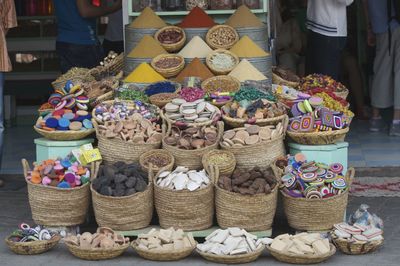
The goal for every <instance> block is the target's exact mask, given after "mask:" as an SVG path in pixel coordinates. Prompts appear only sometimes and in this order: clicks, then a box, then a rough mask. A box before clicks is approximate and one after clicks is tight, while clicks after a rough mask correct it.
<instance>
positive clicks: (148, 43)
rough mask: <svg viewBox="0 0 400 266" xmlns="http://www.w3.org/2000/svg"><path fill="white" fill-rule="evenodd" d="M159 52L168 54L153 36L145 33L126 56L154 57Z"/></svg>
mask: <svg viewBox="0 0 400 266" xmlns="http://www.w3.org/2000/svg"><path fill="white" fill-rule="evenodd" d="M160 54H168V52H167V51H165V49H164V48H163V47H162V46H161V45H160V43H159V42H157V41H156V40H155V39H154V38H153V37H151V36H150V35H145V36H144V37H143V38H142V39H141V40H140V42H139V43H138V44H137V45H136V46H135V47H134V48H133V49H132V51H131V52H130V53H129V54H128V57H130V58H154V57H156V56H157V55H160Z"/></svg>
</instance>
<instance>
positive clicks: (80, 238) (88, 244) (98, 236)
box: [64, 227, 129, 249]
mask: <svg viewBox="0 0 400 266" xmlns="http://www.w3.org/2000/svg"><path fill="white" fill-rule="evenodd" d="M64 241H65V242H66V243H69V244H71V245H75V246H79V247H80V248H82V249H96V248H99V249H112V248H116V247H119V246H121V245H125V244H127V243H129V238H124V236H123V235H120V234H117V233H115V232H114V231H113V230H111V229H110V228H107V227H99V228H97V231H96V233H95V234H92V233H89V232H85V233H83V234H81V235H76V236H74V235H70V236H67V237H66V238H64Z"/></svg>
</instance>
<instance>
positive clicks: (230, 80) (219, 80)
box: [201, 75, 240, 107]
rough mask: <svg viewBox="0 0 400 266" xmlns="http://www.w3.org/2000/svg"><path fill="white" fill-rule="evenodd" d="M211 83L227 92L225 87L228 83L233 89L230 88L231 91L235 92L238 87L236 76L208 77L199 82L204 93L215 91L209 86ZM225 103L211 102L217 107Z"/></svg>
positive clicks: (238, 82)
mask: <svg viewBox="0 0 400 266" xmlns="http://www.w3.org/2000/svg"><path fill="white" fill-rule="evenodd" d="M212 83H216V84H217V85H218V89H220V90H221V91H222V92H227V90H226V89H225V88H226V86H229V85H230V86H232V87H233V89H231V92H237V91H239V89H240V81H239V80H238V79H237V78H234V77H231V76H226V75H222V76H215V77H211V78H208V79H206V80H205V81H203V82H202V83H201V87H202V88H203V90H204V91H205V92H206V93H215V92H216V91H215V90H213V89H211V88H210V87H211V84H212ZM228 102H230V101H228ZM226 103H227V102H226V101H225V102H222V103H218V102H212V104H213V105H215V106H217V107H222V106H224V105H225V104H226Z"/></svg>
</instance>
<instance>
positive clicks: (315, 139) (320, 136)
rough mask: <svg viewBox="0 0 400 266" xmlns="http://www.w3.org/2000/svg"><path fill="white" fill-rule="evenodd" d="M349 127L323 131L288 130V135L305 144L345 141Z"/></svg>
mask: <svg viewBox="0 0 400 266" xmlns="http://www.w3.org/2000/svg"><path fill="white" fill-rule="evenodd" d="M347 132H349V128H348V127H347V128H344V129H339V130H332V131H321V132H305V133H302V132H293V131H287V135H288V136H289V137H290V138H291V139H292V140H293V141H294V142H296V143H299V144H304V145H327V144H334V143H336V142H340V141H344V138H345V137H346V134H347Z"/></svg>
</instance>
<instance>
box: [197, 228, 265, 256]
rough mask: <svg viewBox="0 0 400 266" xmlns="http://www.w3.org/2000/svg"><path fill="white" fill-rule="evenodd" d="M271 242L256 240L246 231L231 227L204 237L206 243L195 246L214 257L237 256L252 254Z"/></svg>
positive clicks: (263, 239) (255, 237)
mask: <svg viewBox="0 0 400 266" xmlns="http://www.w3.org/2000/svg"><path fill="white" fill-rule="evenodd" d="M271 241H272V239H269V238H262V239H258V240H257V236H255V235H252V234H249V233H248V232H246V230H244V229H240V228H237V227H231V228H228V229H226V230H222V229H218V230H216V231H214V232H212V233H211V234H210V235H208V236H207V237H206V242H204V243H203V244H198V245H197V249H198V250H200V251H201V252H205V253H211V254H216V255H239V254H246V253H251V252H254V251H256V250H257V249H259V248H261V247H262V246H263V245H268V244H270V243H271Z"/></svg>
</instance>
